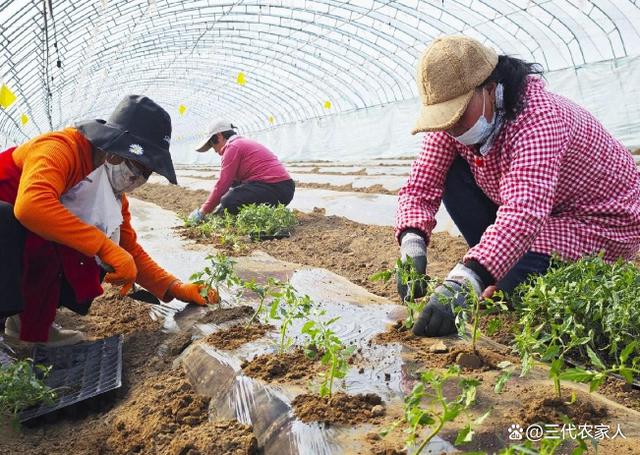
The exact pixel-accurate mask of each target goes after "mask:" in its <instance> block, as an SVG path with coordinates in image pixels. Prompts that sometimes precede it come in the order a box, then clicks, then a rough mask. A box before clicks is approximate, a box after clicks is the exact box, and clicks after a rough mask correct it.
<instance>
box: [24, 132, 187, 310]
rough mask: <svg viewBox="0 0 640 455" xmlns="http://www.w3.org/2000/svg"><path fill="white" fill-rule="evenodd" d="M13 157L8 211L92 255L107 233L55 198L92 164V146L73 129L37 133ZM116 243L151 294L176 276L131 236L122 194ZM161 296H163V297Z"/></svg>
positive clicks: (33, 228) (50, 236) (160, 291)
mask: <svg viewBox="0 0 640 455" xmlns="http://www.w3.org/2000/svg"><path fill="white" fill-rule="evenodd" d="M13 161H14V162H15V164H16V166H18V167H19V168H20V169H22V175H21V177H20V185H19V186H18V195H17V198H16V203H15V206H14V213H15V216H16V218H17V219H18V220H19V221H20V223H21V224H22V225H23V226H24V227H25V228H27V229H28V230H30V231H32V232H33V233H35V234H37V235H39V236H40V237H42V238H44V239H46V240H50V241H53V242H56V243H60V244H62V245H66V246H68V247H70V248H73V249H75V250H77V251H79V252H81V253H82V254H84V255H85V256H95V255H96V253H97V252H98V250H99V249H100V247H101V246H102V244H103V243H104V242H105V241H106V240H107V236H106V235H105V234H104V233H103V232H102V231H101V230H99V229H98V228H96V227H95V226H91V225H88V224H85V223H84V222H83V221H82V220H80V219H79V218H78V217H77V216H75V215H74V214H73V213H71V212H70V211H69V210H67V209H66V208H65V207H64V206H63V205H62V204H61V203H60V196H62V194H64V193H65V192H67V191H68V190H69V189H71V188H73V187H74V186H75V185H76V184H77V183H79V182H80V181H81V180H82V179H84V178H85V177H86V176H87V175H89V174H90V173H91V172H92V171H93V170H94V166H93V147H92V146H91V143H90V142H89V141H88V140H87V139H86V138H85V137H84V136H83V135H82V134H81V133H80V132H79V131H77V130H75V129H73V128H67V129H64V130H62V131H56V132H52V133H47V134H43V135H41V136H38V137H36V138H34V139H32V140H30V141H28V142H25V143H24V144H22V145H21V146H19V147H18V148H17V149H16V150H15V151H14V152H13ZM122 218H123V220H124V221H123V222H122V225H121V226H120V246H121V247H122V248H124V249H125V250H126V251H128V252H129V254H131V256H133V259H134V261H135V263H136V267H137V268H138V278H137V280H136V282H138V283H139V284H140V285H141V286H142V287H144V288H146V289H148V290H149V291H150V292H151V293H153V294H154V295H155V296H156V297H159V298H161V299H165V294H166V292H167V290H168V289H169V286H170V285H171V283H172V282H173V281H174V280H176V277H175V276H173V275H171V274H170V273H168V272H166V271H165V270H164V269H162V268H161V267H160V266H159V265H158V264H156V262H155V261H154V260H153V259H151V258H150V257H149V255H148V254H147V253H146V252H145V251H144V250H143V249H142V247H141V246H140V245H139V244H138V242H137V235H136V232H135V231H134V230H133V228H132V227H131V214H130V213H129V202H128V201H127V198H126V197H125V196H124V195H123V196H122ZM165 300H166V299H165Z"/></svg>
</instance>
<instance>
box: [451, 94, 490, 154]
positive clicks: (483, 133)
mask: <svg viewBox="0 0 640 455" xmlns="http://www.w3.org/2000/svg"><path fill="white" fill-rule="evenodd" d="M484 93H485V89H484V88H483V89H482V115H481V116H480V117H479V118H478V120H477V121H476V123H475V124H474V125H473V126H472V127H471V128H469V129H468V130H467V131H465V132H464V133H462V134H461V135H460V136H453V137H454V138H455V139H456V140H457V141H459V142H462V143H463V144H464V145H473V144H480V143H482V142H484V141H485V140H486V139H487V138H488V137H489V135H490V134H491V130H492V129H493V125H494V124H495V121H496V112H495V110H494V111H493V118H492V119H491V122H488V121H487V119H486V118H485V116H484Z"/></svg>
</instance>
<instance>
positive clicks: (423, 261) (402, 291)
mask: <svg viewBox="0 0 640 455" xmlns="http://www.w3.org/2000/svg"><path fill="white" fill-rule="evenodd" d="M400 259H401V260H402V262H403V263H405V264H406V263H407V262H410V261H413V267H414V270H415V271H416V272H417V273H418V274H420V275H422V276H424V275H425V274H426V273H427V244H426V242H425V241H424V239H423V238H422V236H420V235H418V234H416V233H415V232H405V233H404V234H402V237H400ZM396 287H397V289H398V294H399V295H400V298H401V299H402V301H403V302H404V301H405V300H406V299H407V297H408V295H409V286H408V285H407V284H406V283H403V282H402V277H401V275H400V273H399V272H396ZM412 288H413V298H414V299H419V298H420V297H424V295H425V293H426V289H427V277H426V276H425V277H424V280H417V281H415V282H413V286H412Z"/></svg>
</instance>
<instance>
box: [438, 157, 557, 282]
mask: <svg viewBox="0 0 640 455" xmlns="http://www.w3.org/2000/svg"><path fill="white" fill-rule="evenodd" d="M442 202H443V203H444V206H445V208H446V209H447V212H449V215H450V216H451V219H453V222H454V223H455V224H456V226H457V227H458V229H459V230H460V232H461V233H462V236H463V237H464V239H465V240H466V241H467V244H469V247H473V246H475V245H477V244H478V243H479V242H480V237H482V234H483V233H484V231H485V230H486V229H487V228H488V227H489V226H490V225H492V224H493V223H494V222H495V220H496V213H497V211H498V206H497V205H496V204H495V203H494V202H493V201H492V200H491V199H489V198H488V197H487V195H486V194H484V192H483V191H482V190H481V189H480V187H479V186H478V185H477V183H476V181H475V179H474V178H473V174H472V173H471V169H470V168H469V163H467V162H466V161H465V160H464V158H462V157H461V156H459V157H457V158H456V159H455V160H454V161H453V164H452V165H451V168H450V169H449V173H448V174H447V178H446V180H445V185H444V194H443V197H442ZM549 260H550V257H549V255H547V254H541V253H534V252H532V251H529V252H527V253H525V254H524V256H523V257H522V258H520V260H519V261H518V262H517V263H516V264H515V265H514V266H513V268H512V269H511V270H509V272H508V273H507V275H506V276H505V277H504V278H502V280H500V281H499V282H498V283H497V284H496V285H497V287H498V289H502V290H503V291H505V292H506V293H510V292H511V291H513V289H514V288H515V287H516V286H517V285H518V284H520V283H522V282H523V281H525V280H526V279H527V278H528V277H529V276H530V275H532V274H542V273H544V272H545V271H546V270H547V269H548V268H549Z"/></svg>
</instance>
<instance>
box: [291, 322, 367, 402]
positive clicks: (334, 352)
mask: <svg viewBox="0 0 640 455" xmlns="http://www.w3.org/2000/svg"><path fill="white" fill-rule="evenodd" d="M325 314H326V311H324V310H321V311H317V312H316V314H315V315H314V317H313V318H312V319H309V320H308V321H307V322H306V323H305V324H304V326H302V330H301V332H302V333H303V334H305V335H307V336H308V337H309V339H310V344H311V345H312V346H313V349H307V350H306V353H307V355H308V356H309V357H315V356H317V355H321V356H322V357H320V361H321V362H322V364H323V365H325V366H326V367H327V371H325V372H323V373H322V382H321V384H320V396H323V397H324V396H329V397H330V396H331V394H332V391H333V382H334V380H335V379H343V378H344V377H345V375H346V374H347V370H348V369H349V364H348V360H349V357H351V355H352V354H353V351H354V350H355V346H350V347H347V346H345V345H344V343H343V342H342V340H341V339H340V337H338V336H337V335H336V334H335V332H334V331H333V330H332V329H331V326H332V325H333V324H334V323H335V322H336V321H337V320H339V319H340V317H335V318H331V319H329V320H326V321H324V320H323V319H322V316H324V315H325Z"/></svg>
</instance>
